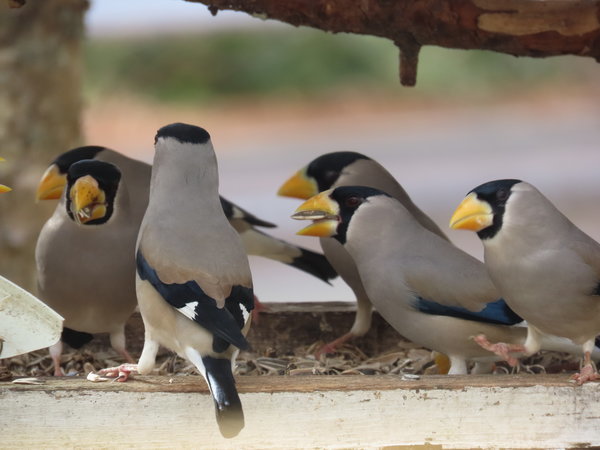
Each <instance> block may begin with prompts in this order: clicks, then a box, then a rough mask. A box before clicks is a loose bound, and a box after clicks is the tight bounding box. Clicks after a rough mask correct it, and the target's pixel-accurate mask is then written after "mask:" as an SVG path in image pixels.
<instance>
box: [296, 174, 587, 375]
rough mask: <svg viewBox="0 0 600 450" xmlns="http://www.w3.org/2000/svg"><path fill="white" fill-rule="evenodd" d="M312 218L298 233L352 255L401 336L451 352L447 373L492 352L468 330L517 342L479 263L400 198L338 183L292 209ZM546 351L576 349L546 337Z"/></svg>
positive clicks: (484, 361) (480, 366) (483, 367)
mask: <svg viewBox="0 0 600 450" xmlns="http://www.w3.org/2000/svg"><path fill="white" fill-rule="evenodd" d="M292 217H293V218H294V219H299V220H312V221H313V223H312V224H311V225H309V226H307V227H306V228H304V229H302V230H301V231H299V232H298V234H300V235H305V236H320V237H331V238H334V239H335V240H337V241H338V242H339V243H340V244H341V245H343V246H344V248H345V249H346V250H347V252H348V254H349V255H350V256H351V257H352V258H353V261H354V263H355V264H356V267H357V269H358V272H359V274H360V277H361V279H362V282H363V284H364V286H365V290H366V292H367V294H368V296H369V298H370V299H371V300H372V301H373V305H374V306H375V308H376V309H377V311H379V313H380V314H381V315H382V317H383V318H384V319H385V320H386V321H387V322H388V323H390V325H392V326H393V327H394V328H395V329H396V330H397V331H398V332H399V333H400V334H401V335H403V336H404V337H406V338H407V339H409V340H411V341H413V342H415V343H417V344H419V345H422V346H424V347H427V348H429V349H432V350H436V351H438V352H441V353H444V354H446V355H448V356H449V358H450V362H451V367H450V373H451V374H464V373H467V364H468V363H469V362H474V363H476V368H475V372H485V371H488V370H489V366H490V365H491V363H493V362H494V361H498V360H502V359H503V358H504V357H505V356H506V355H501V356H500V355H496V354H494V353H491V352H489V351H488V350H487V349H484V348H482V347H481V346H480V345H478V343H477V342H475V341H474V339H473V337H474V336H481V335H486V336H487V335H488V333H489V335H490V336H494V337H495V338H496V339H503V340H506V341H507V342H511V343H513V344H515V345H516V344H523V343H524V341H525V338H526V329H525V328H523V327H520V326H513V325H516V324H519V323H521V322H522V318H521V317H519V316H518V315H517V314H516V313H515V312H514V311H512V310H511V309H510V308H509V307H508V305H507V304H506V302H505V301H504V300H503V299H501V298H500V297H499V295H498V291H497V289H496V288H495V286H494V285H493V283H492V281H491V279H490V277H489V276H488V274H487V270H486V268H485V266H484V264H483V263H481V262H480V261H478V260H477V259H475V258H473V257H472V256H470V255H468V254H467V253H465V252H463V251H462V250H460V249H458V248H457V247H455V246H454V245H452V244H451V243H450V242H448V241H447V240H445V239H443V238H441V237H440V236H438V235H436V234H435V233H432V232H431V231H429V230H428V229H426V228H425V227H424V226H423V225H421V224H420V223H419V221H418V220H416V219H415V217H414V215H413V214H411V213H410V211H408V209H407V208H405V207H404V206H403V205H402V204H401V203H400V202H399V201H397V200H396V199H394V198H392V197H390V196H389V195H387V194H386V193H384V192H382V191H380V190H377V189H373V188H370V187H364V186H342V187H338V188H335V189H330V190H327V191H324V192H322V193H320V194H318V195H317V196H315V197H312V198H311V199H309V200H307V201H306V202H305V203H303V204H302V205H301V206H300V207H299V208H298V209H297V210H296V213H295V214H294V215H293V216H292ZM543 348H544V349H546V350H556V351H566V352H571V353H575V352H578V351H579V349H578V348H577V347H576V346H575V345H573V344H572V343H571V342H569V341H568V340H567V339H558V338H555V337H553V336H548V337H546V339H545V340H544V341H543Z"/></svg>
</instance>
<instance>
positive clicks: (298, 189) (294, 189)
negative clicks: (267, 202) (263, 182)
mask: <svg viewBox="0 0 600 450" xmlns="http://www.w3.org/2000/svg"><path fill="white" fill-rule="evenodd" d="M318 193H319V187H318V186H317V182H316V181H315V180H314V179H313V178H309V177H307V176H306V168H304V169H301V170H299V171H298V172H296V173H295V174H294V175H293V176H292V177H291V178H290V179H289V180H287V181H286V182H285V183H283V185H282V186H281V187H280V188H279V190H278V191H277V195H281V196H282V197H294V198H300V199H302V200H306V199H307V198H311V197H312V196H313V195H317V194H318Z"/></svg>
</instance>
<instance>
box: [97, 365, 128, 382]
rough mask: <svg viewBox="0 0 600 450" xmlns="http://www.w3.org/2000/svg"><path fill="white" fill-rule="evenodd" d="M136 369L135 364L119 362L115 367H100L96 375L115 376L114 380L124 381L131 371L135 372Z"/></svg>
mask: <svg viewBox="0 0 600 450" xmlns="http://www.w3.org/2000/svg"><path fill="white" fill-rule="evenodd" d="M137 369H138V366H137V364H121V365H120V366H117V367H108V368H106V369H100V370H99V371H98V375H104V376H107V377H116V378H115V381H120V382H125V381H127V380H128V379H129V376H130V375H131V374H132V373H136V372H137Z"/></svg>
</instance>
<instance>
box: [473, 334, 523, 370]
mask: <svg viewBox="0 0 600 450" xmlns="http://www.w3.org/2000/svg"><path fill="white" fill-rule="evenodd" d="M473 340H474V341H475V343H476V344H477V345H479V346H480V347H482V348H484V349H485V350H487V351H490V352H492V353H494V354H496V355H498V356H500V357H501V358H502V359H504V360H505V361H506V362H507V363H508V364H509V365H510V366H511V367H516V366H517V365H518V364H519V360H518V359H517V358H515V357H514V356H511V355H510V353H513V352H514V353H523V352H525V346H523V345H517V344H507V343H505V342H497V343H495V344H492V343H491V342H490V341H488V338H487V337H486V336H485V334H479V335H477V336H474V337H473Z"/></svg>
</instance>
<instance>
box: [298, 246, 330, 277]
mask: <svg viewBox="0 0 600 450" xmlns="http://www.w3.org/2000/svg"><path fill="white" fill-rule="evenodd" d="M299 249H300V251H301V252H302V254H301V255H300V256H298V257H296V258H294V260H293V261H292V262H291V263H290V266H293V267H295V268H296V269H300V270H303V271H304V272H307V273H310V274H311V275H314V276H315V277H317V278H320V279H321V280H323V281H325V282H326V283H329V280H332V279H334V278H335V277H337V276H338V273H337V272H336V271H335V269H334V268H333V266H332V265H331V264H330V263H329V261H327V258H325V256H324V255H321V254H320V253H316V252H313V251H311V250H307V249H305V248H300V247H299Z"/></svg>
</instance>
